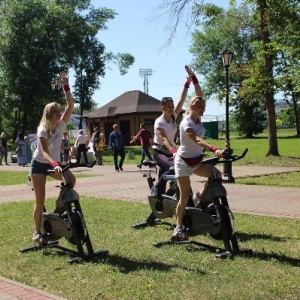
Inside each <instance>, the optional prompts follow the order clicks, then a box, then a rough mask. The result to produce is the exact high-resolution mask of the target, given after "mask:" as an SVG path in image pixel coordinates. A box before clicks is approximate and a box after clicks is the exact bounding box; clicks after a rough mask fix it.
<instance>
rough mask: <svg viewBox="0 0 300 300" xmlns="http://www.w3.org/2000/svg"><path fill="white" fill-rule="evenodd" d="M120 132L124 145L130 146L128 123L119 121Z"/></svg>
mask: <svg viewBox="0 0 300 300" xmlns="http://www.w3.org/2000/svg"><path fill="white" fill-rule="evenodd" d="M120 131H121V132H122V133H123V136H124V140H125V145H126V146H128V145H130V139H131V135H130V121H129V120H126V121H120Z"/></svg>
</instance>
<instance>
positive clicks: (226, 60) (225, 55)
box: [222, 49, 234, 183]
mask: <svg viewBox="0 0 300 300" xmlns="http://www.w3.org/2000/svg"><path fill="white" fill-rule="evenodd" d="M232 56H233V53H232V52H231V51H230V50H228V49H226V50H224V51H223V52H222V61H223V65H224V67H225V71H226V90H225V97H226V98H225V109H226V122H225V135H226V138H225V154H224V158H225V159H226V157H227V158H229V157H230V156H231V155H232V149H231V148H230V135H229V80H228V69H229V66H230V64H231V60H232ZM223 181H224V182H228V183H234V178H233V176H232V163H231V161H225V163H224V169H223Z"/></svg>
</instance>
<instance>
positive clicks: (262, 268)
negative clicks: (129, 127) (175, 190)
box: [0, 130, 300, 300]
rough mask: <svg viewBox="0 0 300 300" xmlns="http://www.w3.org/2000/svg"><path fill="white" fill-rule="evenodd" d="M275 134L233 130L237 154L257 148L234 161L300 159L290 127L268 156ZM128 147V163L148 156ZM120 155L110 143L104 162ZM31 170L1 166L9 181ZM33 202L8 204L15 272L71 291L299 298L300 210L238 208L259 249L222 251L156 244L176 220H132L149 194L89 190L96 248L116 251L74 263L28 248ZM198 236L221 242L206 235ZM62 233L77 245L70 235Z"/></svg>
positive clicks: (242, 226)
mask: <svg viewBox="0 0 300 300" xmlns="http://www.w3.org/2000/svg"><path fill="white" fill-rule="evenodd" d="M209 142H210V143H212V144H214V145H216V146H217V147H219V148H222V147H223V145H224V140H221V139H219V140H209ZM267 143H268V139H267V136H266V135H265V133H264V134H262V135H261V136H259V137H258V138H255V139H251V140H249V139H247V140H243V139H239V138H236V137H233V138H232V139H231V148H232V149H233V150H234V154H240V153H242V152H243V150H244V149H245V148H249V151H248V153H247V155H246V157H245V158H244V159H242V160H240V161H237V162H236V163H235V165H261V166H275V165H276V166H300V159H299V158H300V156H299V138H295V137H294V136H293V134H292V132H291V131H287V130H285V131H280V135H279V138H278V146H279V153H280V155H281V156H280V157H266V156H265V155H266V152H267V149H268V146H267V145H268V144H267ZM126 152H127V155H126V160H125V163H126V164H137V163H139V159H140V155H141V148H140V147H134V146H132V147H128V148H127V150H126ZM112 161H113V159H112V155H111V152H110V151H109V150H106V151H105V156H104V163H105V164H112ZM233 168H234V166H233ZM0 170H1V169H0ZM27 175H28V172H27V171H26V172H24V171H18V172H10V171H3V170H1V172H0V184H1V185H8V184H17V183H25V182H26V181H27ZM77 177H78V178H79V177H80V176H77ZM299 182H300V172H293V173H288V174H279V175H270V176H260V177H252V178H242V179H236V183H242V184H253V185H255V184H262V185H276V186H279V185H283V186H291V187H299ZM33 205H34V202H33V201H29V202H23V203H8V204H5V205H0V219H1V226H0V236H1V239H0V246H1V260H0V274H1V275H2V276H4V277H7V278H10V279H12V280H17V281H19V282H22V283H24V284H28V285H30V286H33V287H36V288H39V289H42V290H44V291H48V292H50V293H54V294H56V295H59V296H62V297H65V298H67V299H70V300H73V299H80V300H81V299H88V300H93V299H97V300H98V299H118V300H121V299H124V300H125V299H137V300H139V299H143V300H144V299H149V300H150V299H151V300H155V299H160V300H161V299H166V300H168V299H172V300H173V299H181V298H185V299H204V300H206V299H210V300H211V299H216V300H219V299H222V300H227V299H230V300H231V299H232V300H235V299H237V300H240V299H243V300H244V299H246V300H247V299H249V300H252V299H259V300H260V299H270V300H271V299H272V300H273V299H275V300H281V299H288V300H296V299H297V300H298V299H300V292H299V291H300V285H299V278H300V268H299V267H300V258H299V249H300V239H299V228H300V220H295V219H286V218H272V217H262V216H254V215H247V214H235V224H236V232H237V237H238V240H239V244H240V247H242V248H251V249H252V250H253V251H254V255H253V256H252V257H246V256H245V257H243V256H241V257H240V256H237V257H235V258H234V259H225V260H221V259H217V258H216V257H215V256H214V254H213V253H211V252H210V251H208V250H206V249H203V248H197V247H195V246H192V247H191V246H187V245H185V246H166V247H162V248H159V249H157V248H155V247H154V246H153V245H152V243H153V242H157V241H162V240H166V239H169V238H170V236H171V235H172V228H171V227H170V226H165V225H163V226H157V227H149V228H145V229H139V230H135V229H133V228H131V225H132V224H134V223H137V222H140V221H143V220H144V219H145V217H147V216H148V214H149V213H150V211H149V210H150V208H149V205H147V204H142V203H137V202H127V201H122V200H109V199H102V198H92V197H81V206H82V209H83V212H84V214H85V218H86V222H87V226H88V229H89V233H90V236H91V239H92V243H93V246H94V249H95V250H97V249H107V250H109V254H108V255H107V256H105V257H103V258H99V259H95V260H93V261H91V262H86V263H84V264H75V265H70V264H68V263H67V259H68V258H69V254H66V253H63V252H61V251H58V250H55V249H46V250H43V251H37V252H28V253H20V252H19V249H21V248H23V247H26V246H29V245H32V244H33V243H32V241H31V235H32V231H33V219H32V209H33ZM46 206H47V209H48V210H49V211H51V210H53V206H54V199H48V200H47V201H46ZM170 221H172V222H175V219H172V220H170ZM193 239H195V240H197V241H201V242H205V243H213V242H212V241H211V240H210V239H209V238H207V237H205V236H197V237H195V238H193ZM61 243H62V245H64V246H67V247H73V246H72V245H70V244H69V243H68V242H66V241H65V240H64V239H61Z"/></svg>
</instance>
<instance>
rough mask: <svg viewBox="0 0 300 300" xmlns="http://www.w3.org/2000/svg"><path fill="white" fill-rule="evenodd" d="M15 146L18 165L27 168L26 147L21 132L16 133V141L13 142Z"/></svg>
mask: <svg viewBox="0 0 300 300" xmlns="http://www.w3.org/2000/svg"><path fill="white" fill-rule="evenodd" d="M15 144H16V153H17V158H18V165H19V166H20V167H21V166H22V167H25V166H27V149H26V148H27V147H26V142H25V140H24V134H23V133H22V132H18V134H17V139H16V140H15Z"/></svg>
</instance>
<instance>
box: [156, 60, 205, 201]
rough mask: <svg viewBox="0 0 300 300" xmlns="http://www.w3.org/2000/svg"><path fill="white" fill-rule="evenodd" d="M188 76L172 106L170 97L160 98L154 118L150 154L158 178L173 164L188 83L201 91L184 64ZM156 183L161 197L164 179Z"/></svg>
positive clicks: (193, 75) (164, 185)
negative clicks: (159, 107) (177, 121)
mask: <svg viewBox="0 0 300 300" xmlns="http://www.w3.org/2000/svg"><path fill="white" fill-rule="evenodd" d="M185 70H186V72H187V73H188V77H187V79H186V82H185V84H184V86H183V90H182V92H181V94H180V97H179V101H178V103H177V105H176V107H175V108H174V101H173V98H171V97H164V98H162V100H161V110H162V115H161V116H160V117H158V118H157V119H156V120H155V123H154V138H153V146H152V155H153V159H154V161H155V162H156V164H157V165H158V166H159V173H158V179H160V178H161V176H162V174H163V173H165V172H166V171H168V170H169V168H170V167H173V166H174V162H173V161H172V160H170V158H172V157H173V156H174V155H175V154H176V151H177V149H176V144H175V135H176V132H177V129H178V128H177V127H178V126H177V123H176V119H177V116H178V115H179V113H180V112H181V109H182V106H183V103H184V101H185V99H186V96H187V92H188V89H189V87H190V83H191V82H193V84H194V88H195V92H196V94H199V93H201V94H202V91H201V88H200V85H199V82H198V80H197V78H196V76H195V74H194V73H193V72H192V70H191V69H190V68H189V67H188V66H185ZM158 182H159V183H158V184H157V186H156V188H157V196H158V198H159V199H161V198H162V194H164V193H165V190H166V181H165V180H163V179H161V180H159V181H158Z"/></svg>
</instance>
